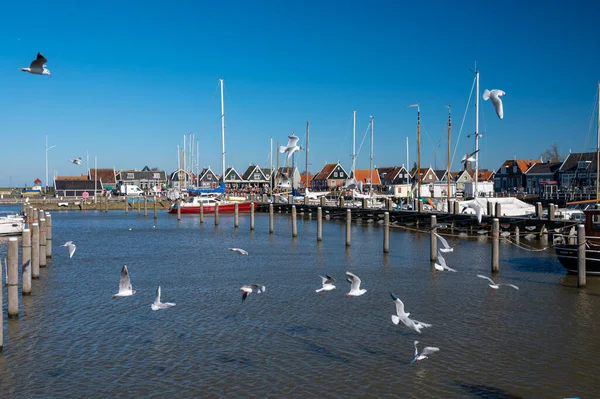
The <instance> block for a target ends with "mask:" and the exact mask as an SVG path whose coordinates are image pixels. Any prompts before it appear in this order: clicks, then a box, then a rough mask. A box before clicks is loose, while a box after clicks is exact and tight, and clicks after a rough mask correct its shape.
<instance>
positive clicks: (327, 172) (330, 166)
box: [314, 163, 338, 180]
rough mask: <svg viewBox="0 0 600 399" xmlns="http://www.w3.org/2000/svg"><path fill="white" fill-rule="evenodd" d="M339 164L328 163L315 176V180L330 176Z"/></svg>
mask: <svg viewBox="0 0 600 399" xmlns="http://www.w3.org/2000/svg"><path fill="white" fill-rule="evenodd" d="M336 166H338V164H337V163H328V164H327V165H325V166H324V167H323V169H321V171H320V172H319V173H317V174H316V175H315V177H314V179H315V180H325V179H327V178H328V177H329V175H330V174H331V172H333V170H334V169H335V167H336Z"/></svg>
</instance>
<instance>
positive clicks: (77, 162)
mask: <svg viewBox="0 0 600 399" xmlns="http://www.w3.org/2000/svg"><path fill="white" fill-rule="evenodd" d="M69 162H71V163H74V164H75V165H81V157H78V158H73V159H69Z"/></svg>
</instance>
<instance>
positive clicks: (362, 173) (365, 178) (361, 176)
mask: <svg viewBox="0 0 600 399" xmlns="http://www.w3.org/2000/svg"><path fill="white" fill-rule="evenodd" d="M354 173H355V174H354V178H355V179H356V181H361V182H363V184H364V183H367V184H368V183H369V181H370V180H371V170H369V169H356V170H355V171H354ZM372 184H374V185H378V184H381V180H380V179H379V173H378V172H377V169H373V181H372Z"/></svg>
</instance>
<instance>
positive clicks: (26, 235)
mask: <svg viewBox="0 0 600 399" xmlns="http://www.w3.org/2000/svg"><path fill="white" fill-rule="evenodd" d="M21 258H23V259H22V263H21V270H22V279H23V287H22V289H21V295H31V231H30V230H29V229H23V233H22V234H21Z"/></svg>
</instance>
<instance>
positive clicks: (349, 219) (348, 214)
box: [346, 209, 352, 247]
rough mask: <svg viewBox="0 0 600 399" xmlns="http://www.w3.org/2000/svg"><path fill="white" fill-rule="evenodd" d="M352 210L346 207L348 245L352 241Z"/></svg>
mask: <svg viewBox="0 0 600 399" xmlns="http://www.w3.org/2000/svg"><path fill="white" fill-rule="evenodd" d="M351 234H352V210H350V209H346V246H347V247H349V246H350V244H351V242H352V237H351Z"/></svg>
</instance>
